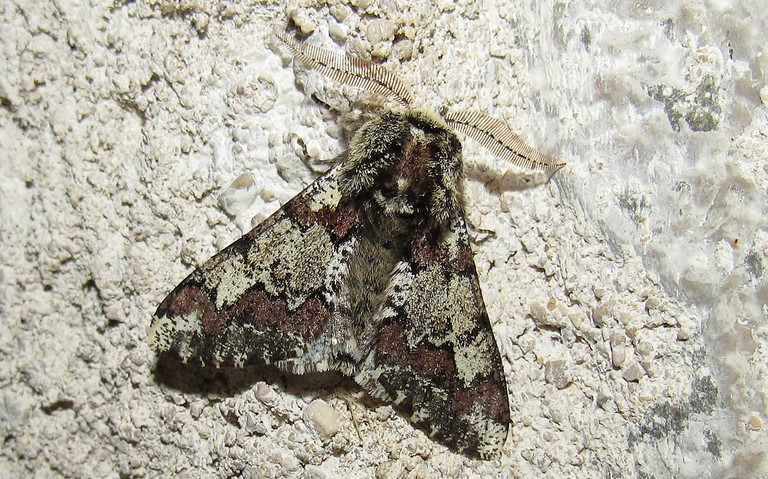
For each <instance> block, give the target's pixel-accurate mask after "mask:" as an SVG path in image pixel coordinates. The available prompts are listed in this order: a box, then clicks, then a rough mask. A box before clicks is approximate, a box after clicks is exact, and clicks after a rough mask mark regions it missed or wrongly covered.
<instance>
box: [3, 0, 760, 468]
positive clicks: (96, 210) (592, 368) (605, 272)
mask: <svg viewBox="0 0 768 479" xmlns="http://www.w3.org/2000/svg"><path fill="white" fill-rule="evenodd" d="M328 3H331V4H333V6H328V5H326V4H325V3H323V2H318V3H317V4H314V3H313V2H309V1H307V2H295V5H294V6H292V7H289V8H287V9H286V7H285V6H278V5H274V4H260V3H252V4H239V5H235V6H220V5H219V4H218V2H210V3H209V2H205V1H198V2H192V1H190V2H183V1H181V2H173V1H167V2H166V1H162V0H160V1H138V2H126V3H114V4H113V3H106V2H105V3H100V2H94V3H93V4H85V3H82V4H81V3H78V2H68V1H63V2H12V1H8V2H4V3H3V4H2V5H0V18H1V19H2V22H1V25H2V27H1V28H0V47H2V56H0V59H1V60H2V61H1V62H0V145H2V146H0V240H1V241H2V248H1V249H0V259H1V261H0V321H1V323H0V405H1V406H0V433H1V434H2V435H1V436H0V439H1V440H2V442H3V447H2V452H1V453H0V476H2V477H32V476H34V477H57V476H67V477H117V476H123V477H174V476H176V477H228V476H235V477H239V476H244V477H283V476H292V477H311V478H326V477H327V478H331V477H381V478H394V477H438V476H447V477H481V476H482V477H579V478H586V477H595V478H606V477H614V478H618V477H637V478H651V477H654V478H663V477H683V478H702V477H705V478H706V477H712V478H715V477H717V478H723V477H725V478H728V477H733V478H736V477H739V478H750V477H754V478H758V477H765V476H766V475H768V452H767V451H768V438H767V436H768V435H766V426H765V423H766V421H767V420H768V417H767V415H768V412H767V411H766V391H767V388H766V381H765V373H766V368H768V351H766V344H767V341H766V335H768V328H767V327H766V318H767V317H768V306H766V304H767V303H768V287H766V277H768V228H766V217H767V216H768V215H766V205H768V161H767V160H768V115H767V112H768V110H766V104H768V86H766V80H767V79H768V55H766V52H765V46H764V45H765V42H764V32H765V31H766V29H767V28H768V20H767V18H768V17H767V16H766V9H765V8H764V7H762V6H760V5H759V2H741V3H739V2H734V3H733V4H729V3H728V2H700V3H701V5H698V4H696V5H691V4H690V3H696V2H683V1H676V0H672V1H667V2H641V3H638V2H562V1H543V2H539V1H531V2H493V1H487V2H481V3H470V2H464V1H462V2H458V3H454V2H438V4H439V5H438V6H430V5H428V4H427V3H424V2H420V3H423V5H422V4H419V5H418V6H417V5H416V2H413V3H412V2H405V1H398V0H392V1H387V2H375V1H372V0H357V1H351V2H349V3H346V2H339V3H338V4H337V3H336V2H328ZM287 17H289V18H291V19H292V22H291V24H292V25H294V26H296V27H298V28H299V29H300V30H302V31H303V32H304V33H310V32H312V33H313V34H312V36H311V37H310V39H309V41H311V42H314V43H316V44H320V45H324V46H326V47H328V48H333V49H336V50H338V51H342V50H346V51H348V52H351V53H354V54H357V55H360V56H365V57H369V58H370V57H371V56H373V57H374V59H375V60H376V61H384V62H385V64H386V65H387V66H389V67H390V68H393V69H396V70H397V72H398V73H399V74H400V75H401V76H402V77H403V78H405V79H406V80H407V81H408V82H409V83H410V84H411V85H412V86H413V90H414V93H415V96H416V98H418V100H417V103H418V104H419V105H420V106H424V107H427V108H431V109H434V110H439V109H440V108H441V107H444V106H445V107H448V108H453V109H461V108H474V109H480V110H483V111H486V112H488V113H491V114H493V115H495V116H498V117H502V118H505V119H506V120H507V121H508V122H509V123H510V124H511V125H513V127H514V128H515V129H517V130H519V131H521V132H522V134H523V135H524V136H525V137H526V138H527V139H528V141H529V142H530V143H531V144H532V145H535V146H536V147H537V148H539V149H540V150H542V151H544V152H546V153H548V154H552V155H554V156H557V157H558V158H560V159H562V160H564V161H567V162H568V166H567V167H566V168H565V169H564V170H562V171H560V172H559V173H558V174H557V175H555V177H554V179H553V181H552V182H549V183H545V184H541V182H540V181H537V179H538V178H537V177H536V175H530V174H526V173H523V174H510V172H508V171H506V168H504V166H503V165H500V164H499V163H498V162H497V161H495V160H494V159H493V158H492V157H491V156H490V155H489V154H488V153H487V152H485V151H484V150H483V149H482V148H480V147H478V146H477V145H476V144H474V143H472V142H471V141H469V140H468V141H466V142H465V157H466V160H467V162H468V173H469V177H470V180H469V182H468V188H467V189H468V193H469V200H470V211H469V212H468V216H469V223H470V224H471V225H472V236H473V239H474V247H475V251H476V258H475V259H476V263H477V266H478V270H479V272H480V276H481V284H482V287H483V290H484V295H485V298H486V303H487V305H488V310H489V315H490V317H491V319H492V321H493V323H494V332H495V335H496V338H497V341H498V343H499V345H500V348H501V351H502V356H503V358H504V367H505V374H506V377H507V379H508V385H509V391H510V402H511V405H512V406H511V407H512V418H513V421H514V422H513V429H512V434H511V435H510V438H509V440H508V442H507V447H506V450H505V454H504V457H503V459H502V460H501V461H499V462H479V461H471V460H469V459H467V458H465V457H462V456H459V455H456V454H454V453H452V452H450V451H448V450H446V449H445V448H444V447H443V446H441V445H439V444H436V443H434V442H432V441H430V440H429V439H428V438H427V437H426V436H425V435H424V434H423V433H422V432H421V431H419V430H414V428H412V427H411V425H410V423H409V422H408V421H407V420H406V419H405V418H403V417H401V416H399V415H397V414H395V413H393V411H392V409H391V408H390V407H389V406H387V405H386V404H381V403H378V402H376V401H374V400H372V399H370V398H368V397H367V396H366V395H365V394H364V393H363V392H361V391H360V389H359V388H358V387H356V386H355V385H354V383H352V382H351V381H349V380H346V379H344V378H341V377H339V376H336V375H316V376H311V377H302V376H289V375H284V374H281V373H279V372H277V371H275V370H272V369H268V368H250V369H247V370H243V371H209V370H194V369H188V368H182V367H180V366H178V365H176V364H169V363H167V362H164V361H161V362H159V363H158V362H157V360H156V358H155V355H154V354H153V352H152V351H150V350H149V348H148V347H147V346H146V343H145V337H146V335H145V329H146V327H147V326H148V324H149V321H150V318H151V315H152V313H153V311H154V308H155V307H156V305H157V304H158V303H159V301H160V300H161V299H162V298H163V297H164V296H165V294H167V293H168V292H169V291H170V289H171V288H172V287H173V286H174V285H175V284H176V283H177V282H178V281H180V280H181V279H182V278H183V277H184V276H185V275H186V274H187V273H188V272H189V271H190V270H191V269H192V268H193V267H195V266H197V265H199V264H201V263H202V262H203V261H204V260H205V259H206V258H207V257H209V256H210V255H212V254H213V253H214V252H216V251H217V250H219V249H220V248H222V247H223V246H225V245H226V244H228V243H229V242H231V241H233V240H234V239H236V238H237V237H238V236H239V235H241V234H242V233H243V232H245V231H247V230H248V229H249V228H250V226H251V225H252V224H253V222H258V221H260V220H262V219H264V218H265V217H266V216H268V215H269V214H270V213H271V212H273V211H275V210H276V209H277V208H278V207H279V206H280V204H282V203H284V202H285V201H287V200H288V199H289V198H290V197H291V196H292V195H293V194H295V193H296V192H298V191H299V190H300V189H301V188H303V187H304V186H305V185H307V184H308V183H309V182H311V181H312V179H313V178H315V177H316V176H317V171H316V169H315V165H316V163H317V162H318V161H319V160H323V159H328V158H332V157H333V156H335V155H336V154H338V152H340V151H341V150H342V149H343V141H341V140H340V138H341V134H340V129H339V124H338V123H337V121H336V120H337V118H336V117H335V116H334V115H332V114H330V113H329V111H328V110H327V109H326V108H325V107H323V106H322V105H321V104H320V103H318V102H313V101H312V99H311V94H314V96H315V97H317V98H336V99H339V98H343V97H339V95H338V92H339V91H340V89H339V88H338V87H336V86H334V85H332V84H329V83H327V82H323V81H322V79H319V78H317V77H316V76H312V75H310V76H306V75H304V74H302V75H298V73H299V72H298V71H297V77H298V78H299V79H301V80H302V81H301V82H297V80H296V78H297V77H295V76H294V69H293V68H292V67H291V66H290V64H289V63H288V61H287V59H286V58H285V57H284V54H282V53H281V52H280V50H279V49H277V48H274V49H273V48H270V39H269V37H270V32H271V30H272V28H273V26H274V25H276V24H279V25H284V24H286V22H287V20H286V18H287ZM300 83H301V85H300ZM342 91H345V92H346V90H342ZM235 180H238V181H235ZM529 180H530V181H529Z"/></svg>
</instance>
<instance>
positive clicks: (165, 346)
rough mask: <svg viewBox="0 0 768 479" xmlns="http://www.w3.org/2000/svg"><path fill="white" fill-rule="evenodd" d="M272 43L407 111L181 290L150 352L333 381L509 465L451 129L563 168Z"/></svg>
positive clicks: (368, 128)
mask: <svg viewBox="0 0 768 479" xmlns="http://www.w3.org/2000/svg"><path fill="white" fill-rule="evenodd" d="M277 36H278V37H279V39H280V40H281V41H282V42H283V43H284V44H285V45H286V46H287V47H288V48H289V49H290V50H291V52H292V54H293V55H294V57H295V58H296V59H298V60H300V61H301V62H303V63H305V64H306V65H308V66H309V67H312V68H314V69H316V70H317V71H319V72H320V73H323V74H325V75H327V76H329V77H330V78H332V79H334V80H337V81H340V82H344V83H347V84H351V85H354V86H357V87H361V88H364V89H367V90H370V91H372V92H374V93H378V94H382V95H385V96H387V97H389V98H390V99H395V100H397V101H398V102H399V103H400V104H401V105H402V107H401V108H395V109H390V110H386V111H383V112H382V113H380V114H379V115H378V116H376V117H374V118H373V119H371V120H370V121H368V122H366V123H365V124H363V125H362V126H361V127H360V128H359V130H358V131H357V132H356V133H355V135H354V136H353V138H352V139H351V141H350V142H349V145H348V149H347V151H346V152H344V153H343V154H341V155H340V157H339V158H337V159H336V161H335V165H334V166H333V167H332V168H331V169H330V170H328V171H327V172H326V173H324V174H323V175H322V176H320V177H319V178H318V179H317V180H316V181H315V182H314V183H312V184H310V185H309V186H308V187H307V188H306V189H305V190H304V191H302V192H301V193H299V194H298V195H296V196H295V197H294V198H293V199H291V200H290V201H288V202H287V203H286V204H285V205H284V206H283V207H282V208H280V209H279V210H278V211H277V212H276V213H274V214H273V215H272V216H271V217H269V218H268V219H267V220H265V221H264V222H262V223H261V224H259V225H258V226H256V227H255V228H254V229H253V230H251V231H250V232H249V233H247V234H246V235H245V236H243V237H241V238H240V239H238V240H237V241H235V242H234V243H233V244H231V245H230V246H228V247H227V248H225V249H224V250H222V251H221V252H219V253H218V254H216V255H215V256H214V257H213V258H211V259H210V260H208V261H207V262H206V263H205V264H203V265H202V266H201V267H200V268H198V269H197V270H195V271H194V272H192V273H191V274H190V275H189V276H188V277H187V278H186V279H184V281H182V282H181V283H180V284H179V285H178V286H177V287H176V288H175V289H174V290H173V291H172V292H171V293H170V294H169V295H168V297H166V298H165V300H163V302H162V303H161V304H160V306H159V307H158V308H157V312H156V313H155V316H154V318H153V320H152V324H151V325H150V327H149V330H148V341H149V344H150V345H151V346H152V348H154V349H155V350H156V351H158V352H159V353H163V354H166V355H169V356H171V357H175V358H176V359H179V360H181V361H183V362H185V363H190V364H195V365H199V366H213V367H242V366H245V365H250V364H255V363H256V364H259V363H267V364H274V365H276V366H277V367H278V368H279V369H281V370H284V371H288V372H292V373H296V374H303V373H308V372H322V371H331V370H334V371H339V372H341V373H343V374H345V375H348V376H350V377H352V378H354V380H355V381H356V382H357V383H358V384H359V385H360V386H361V387H362V388H363V389H364V390H365V391H367V392H368V393H369V394H370V395H371V396H373V397H375V398H378V399H380V400H382V401H386V402H388V403H391V404H392V405H393V406H394V407H395V408H396V409H397V410H399V411H400V412H401V413H402V414H404V415H405V416H406V417H408V418H409V419H410V420H411V421H412V422H413V423H415V424H417V425H419V426H420V427H422V429H424V430H425V431H426V433H427V434H429V435H430V436H431V437H433V438H435V439H437V440H439V441H441V442H443V443H444V444H446V445H447V446H449V447H451V448H453V449H454V450H457V451H460V452H463V453H464V454H467V455H469V456H475V457H480V458H484V459H492V458H497V457H499V456H500V454H501V450H502V447H503V445H504V442H505V440H506V437H507V434H508V430H509V425H510V411H509V403H508V397H507V387H506V381H505V377H504V373H503V368H502V363H501V357H500V354H499V349H498V347H497V345H496V342H495V339H494V335H493V331H492V329H491V323H490V321H489V319H488V315H487V313H486V309H485V305H484V303H483V296H482V294H481V291H480V285H479V281H478V276H477V271H476V269H475V264H474V259H473V254H472V249H471V247H470V240H469V236H468V233H467V227H466V222H465V216H464V215H465V213H464V210H465V200H464V164H463V159H462V153H461V143H460V142H459V139H458V137H457V136H456V133H455V132H454V130H453V129H452V128H451V126H453V128H455V129H456V130H459V131H462V132H464V133H466V134H468V135H469V136H471V137H473V138H475V139H477V140H479V141H480V142H481V143H482V144H484V145H486V146H487V147H488V148H489V149H490V150H492V151H493V152H494V153H496V154H497V155H498V156H499V157H501V158H504V159H507V160H510V161H512V162H514V163H515V164H517V165H521V166H524V167H529V168H540V169H545V170H550V171H555V170H556V169H557V168H559V167H560V166H561V165H559V164H557V163H556V162H555V161H554V160H553V159H552V158H550V157H547V156H544V155H542V154H540V153H539V152H537V151H535V150H533V149H532V148H530V147H528V146H527V145H525V144H524V143H523V142H522V140H521V139H520V138H519V137H518V136H517V135H515V134H514V133H512V131H511V130H510V129H509V128H508V127H507V125H506V124H505V123H503V122H501V121H499V120H496V119H493V118H491V117H488V116H486V115H483V114H480V113H476V112H469V113H467V112H460V113H456V114H452V115H446V117H445V118H442V119H441V118H440V117H438V116H436V115H434V114H432V113H429V112H427V111H423V110H419V109H415V108H411V107H410V104H411V93H410V91H409V90H408V89H407V88H406V87H405V86H404V84H403V83H402V82H401V80H400V79H399V78H398V77H396V76H395V75H394V74H392V73H390V72H389V71H387V70H385V69H384V68H383V67H381V66H379V65H376V64H373V63H369V62H366V61H363V60H361V59H359V58H356V57H351V56H343V55H337V54H334V53H331V52H329V51H327V50H324V49H320V48H317V47H314V46H310V45H306V44H301V43H298V42H296V41H294V40H293V39H291V38H289V37H287V36H285V35H284V34H281V33H280V34H277ZM449 125H451V126H449Z"/></svg>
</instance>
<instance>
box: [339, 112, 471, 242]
mask: <svg viewBox="0 0 768 479" xmlns="http://www.w3.org/2000/svg"><path fill="white" fill-rule="evenodd" d="M342 189H343V191H344V193H345V194H349V195H359V196H358V197H359V198H366V201H367V205H366V207H367V209H368V210H369V213H370V214H371V215H381V216H382V218H395V219H400V220H402V221H401V222H402V223H404V224H413V225H415V224H425V223H426V225H427V226H429V227H434V228H442V227H445V226H447V225H448V224H449V223H450V222H451V219H452V218H455V217H456V215H457V214H462V215H463V208H464V165H463V161H462V156H461V143H460V142H459V139H458V138H457V136H456V135H455V133H454V132H453V130H452V129H451V128H450V127H448V126H447V125H446V124H445V122H443V120H441V119H440V118H438V117H437V116H435V115H433V114H431V113H428V112H425V111H421V110H406V111H389V112H386V113H384V114H383V115H381V116H379V117H378V118H375V119H373V120H371V121H369V122H368V123H366V124H365V125H364V126H363V127H362V128H361V129H360V131H359V132H358V133H357V134H356V135H355V137H354V138H353V139H352V142H351V144H350V149H349V157H348V160H347V161H346V162H345V164H344V166H343V167H342ZM361 193H362V195H361Z"/></svg>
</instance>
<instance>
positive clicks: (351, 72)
mask: <svg viewBox="0 0 768 479" xmlns="http://www.w3.org/2000/svg"><path fill="white" fill-rule="evenodd" d="M274 33H275V36H276V37H277V38H278V40H280V41H281V42H282V43H283V44H284V45H285V46H286V47H288V49H289V50H290V51H291V53H292V54H293V56H294V58H296V59H297V60H299V61H301V62H302V63H304V64H306V65H307V66H308V67H310V68H313V69H314V70H317V71H318V72H319V73H322V74H323V75H325V76H327V77H328V78H330V79H332V80H334V81H338V82H341V83H346V84H347V85H351V86H353V87H357V88H363V89H366V90H368V91H371V92H373V93H377V94H380V95H383V96H386V97H387V98H391V99H393V100H396V101H397V102H399V103H400V104H402V105H403V106H405V107H410V106H411V104H412V103H413V95H412V94H411V91H410V89H409V88H408V87H407V86H406V85H405V83H403V81H402V80H401V79H400V77H398V76H397V75H395V74H394V73H392V72H390V71H389V70H387V69H385V68H384V67H381V66H379V65H376V64H375V63H371V62H368V61H365V60H363V59H361V58H357V57H354V56H351V55H339V54H337V53H333V52H331V51H329V50H326V49H324V48H320V47H316V46H314V45H306V44H303V43H299V42H297V41H296V40H294V39H293V38H291V37H289V36H288V35H286V34H285V33H284V32H282V31H280V30H279V29H275V32H274ZM443 119H444V120H445V121H446V123H448V124H449V125H451V126H452V127H453V128H455V129H456V130H458V131H460V132H462V133H464V134H465V135H467V136H469V137H470V138H472V139H474V140H476V141H478V142H479V143H480V144H481V145H483V146H484V147H486V148H488V150H490V151H491V152H492V153H493V154H495V155H496V156H498V157H499V158H501V159H503V160H506V161H508V162H510V163H512V164H513V165H516V166H519V167H522V168H529V169H537V170H546V171H551V172H555V171H557V170H559V169H560V168H562V167H563V166H565V163H561V162H558V161H557V160H556V159H554V158H552V157H551V156H547V155H544V154H543V153H540V152H538V151H536V150H535V149H533V148H531V147H530V146H528V145H527V144H525V142H524V141H523V139H522V138H520V136H519V135H517V134H516V133H515V132H514V131H512V130H511V129H510V128H509V126H508V125H507V124H506V123H505V122H503V121H501V120H499V119H498V118H494V117H492V116H488V115H486V114H484V113H481V112H478V111H459V112H455V113H449V114H448V115H446V116H445V117H444V118H443Z"/></svg>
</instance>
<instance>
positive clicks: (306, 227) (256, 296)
mask: <svg viewBox="0 0 768 479" xmlns="http://www.w3.org/2000/svg"><path fill="white" fill-rule="evenodd" d="M341 200H342V197H341V193H340V192H339V187H338V167H335V168H333V169H331V170H330V171H329V172H328V173H326V174H325V175H323V176H322V177H320V178H319V179H318V180H316V181H315V182H314V183H312V184H311V185H310V186H308V187H307V188H306V189H305V190H304V191H302V192H301V193H299V194H298V195H296V196H295V197H294V198H293V199H291V200H290V201H289V202H288V203H286V205H285V206H283V207H282V208H281V209H280V210H278V211H277V212H275V214H273V215H272V216H270V217H269V218H268V219H267V220H265V221H264V222H262V223H261V224H259V225H258V226H256V227H255V228H254V229H253V230H251V231H250V232H249V233H247V234H246V235H244V236H243V237H241V238H240V239H239V240H237V241H235V242H234V243H232V244H231V245H229V246H228V247H227V248H225V249H224V250H222V251H221V252H219V253H218V254H216V255H215V256H214V257H213V258H211V259H210V260H208V261H207V262H206V263H205V264H203V265H202V266H201V267H200V268H198V269H197V270H195V271H194V272H192V273H191V274H190V275H189V276H188V277H187V278H186V279H184V281H182V282H181V283H180V284H179V285H178V286H177V287H176V288H175V289H174V290H173V291H172V292H171V293H170V294H169V295H168V296H167V297H166V298H165V300H163V302H162V303H161V304H160V306H159V307H158V308H157V311H156V313H155V316H154V318H153V320H152V323H151V325H150V327H149V329H148V332H147V340H148V342H149V344H150V346H151V347H152V348H153V349H155V350H156V351H158V352H160V353H164V354H166V355H168V356H171V357H175V358H177V359H180V360H181V361H183V362H185V363H191V364H196V365H200V366H215V367H228V366H244V365H248V364H254V363H258V362H262V361H263V362H266V363H278V365H285V368H286V369H289V370H291V371H294V372H299V373H300V372H304V371H305V370H307V369H308V367H307V366H304V365H303V363H302V364H301V365H298V364H299V363H298V361H299V359H300V358H301V357H302V356H304V355H305V354H306V353H307V352H308V351H310V350H313V349H316V348H317V345H318V343H322V344H323V345H324V346H322V347H320V349H321V350H323V351H326V353H328V354H325V355H324V356H323V357H322V358H320V357H317V358H314V359H313V361H311V362H310V363H309V364H310V366H311V368H309V369H310V370H327V369H331V368H333V367H334V364H333V363H332V356H331V354H330V348H329V347H327V344H328V343H329V342H330V341H331V339H330V338H331V337H332V336H333V334H334V331H335V330H337V329H339V328H338V327H335V326H334V325H332V324H329V321H330V320H331V310H332V309H333V308H334V305H333V304H332V301H333V298H334V297H336V296H338V295H337V291H336V290H337V289H338V288H339V284H338V281H337V279H338V276H339V275H338V274H336V271H337V270H338V269H339V267H340V264H341V263H342V259H341V258H340V257H339V255H341V254H343V251H344V244H346V242H349V241H354V238H353V236H354V234H355V233H354V230H355V228H356V227H357V216H356V214H355V212H354V211H353V210H351V209H349V208H347V207H346V206H345V205H342V204H340V202H341Z"/></svg>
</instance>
